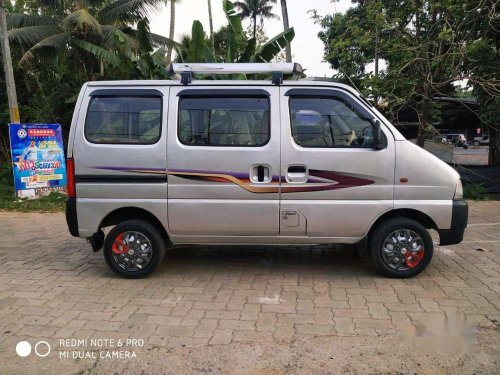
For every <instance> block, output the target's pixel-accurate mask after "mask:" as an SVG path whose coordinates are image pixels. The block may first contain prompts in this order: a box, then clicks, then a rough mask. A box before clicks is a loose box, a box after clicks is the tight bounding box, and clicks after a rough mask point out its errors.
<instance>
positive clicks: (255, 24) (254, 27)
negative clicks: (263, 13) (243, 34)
mask: <svg viewBox="0 0 500 375" xmlns="http://www.w3.org/2000/svg"><path fill="white" fill-rule="evenodd" d="M252 19H253V38H254V39H255V36H256V35H257V14H256V13H255V12H254V14H253V17H252Z"/></svg>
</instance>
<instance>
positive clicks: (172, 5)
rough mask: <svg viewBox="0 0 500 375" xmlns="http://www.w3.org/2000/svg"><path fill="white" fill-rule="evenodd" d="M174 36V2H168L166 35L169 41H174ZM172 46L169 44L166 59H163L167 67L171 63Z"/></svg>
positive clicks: (171, 0) (173, 0)
mask: <svg viewBox="0 0 500 375" xmlns="http://www.w3.org/2000/svg"><path fill="white" fill-rule="evenodd" d="M174 34H175V0H170V30H169V33H168V37H169V38H170V40H174ZM173 49H174V46H173V45H172V44H171V43H170V44H169V45H168V49H167V58H166V59H165V61H166V65H167V67H168V66H169V65H170V63H171V62H172V50H173Z"/></svg>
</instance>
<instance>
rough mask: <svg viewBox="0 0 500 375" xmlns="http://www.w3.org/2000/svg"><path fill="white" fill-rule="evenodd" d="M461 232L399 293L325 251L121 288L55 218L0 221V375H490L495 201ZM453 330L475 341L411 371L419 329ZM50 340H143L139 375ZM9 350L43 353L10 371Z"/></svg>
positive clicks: (498, 294)
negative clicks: (66, 355)
mask: <svg viewBox="0 0 500 375" xmlns="http://www.w3.org/2000/svg"><path fill="white" fill-rule="evenodd" d="M469 223H470V224H471V225H470V226H469V228H468V230H467V232H466V236H465V240H464V242H463V243H462V244H460V245H457V246H449V247H436V248H435V252H434V258H433V261H432V263H431V265H430V266H429V267H428V269H427V270H426V271H425V272H424V273H423V274H421V275H419V276H418V277H416V278H413V279H409V280H397V279H387V278H384V277H381V276H379V275H378V274H376V273H375V272H374V269H373V267H372V266H371V264H370V262H369V261H368V260H363V261H358V260H356V259H355V258H354V257H353V256H352V254H351V252H350V251H349V249H348V248H343V247H336V246H334V247H332V246H321V247H287V248H279V247H258V248H255V247H218V248H213V247H212V248H197V247H183V248H176V249H174V250H172V251H170V252H169V253H168V255H167V257H166V260H165V263H164V264H163V265H162V266H161V267H160V268H159V269H157V271H156V272H155V273H154V274H153V275H152V276H151V277H149V278H147V279H142V280H125V279H122V278H119V277H117V276H115V275H114V274H113V273H112V272H111V271H110V270H109V269H108V268H107V266H106V265H105V263H104V259H103V256H102V252H98V253H93V252H92V251H91V249H90V246H89V245H88V244H86V243H85V241H84V240H83V239H78V238H73V237H71V236H70V235H69V234H68V232H67V228H66V224H65V220H64V215H63V214H61V213H57V214H42V213H40V214H38V213H37V214H35V213H32V214H25V213H11V212H0V258H1V259H2V266H3V271H2V272H1V273H0V373H24V372H25V373H54V372H56V370H57V371H62V373H66V371H67V372H74V373H77V372H78V371H80V372H79V373H89V374H90V373H107V372H108V371H109V372H111V373H116V372H118V373H120V372H124V373H127V372H129V373H137V371H139V370H138V369H139V368H142V366H146V368H147V369H148V370H147V371H146V372H145V373H207V372H213V373H224V372H226V373H236V372H238V371H240V370H241V371H240V373H252V374H253V373H269V374H271V373H273V374H274V373H309V372H317V371H318V372H319V371H321V372H323V373H329V372H331V373H338V372H348V371H350V370H353V371H354V372H355V373H365V372H373V373H376V372H384V371H388V372H397V371H400V372H403V373H405V372H406V371H407V372H418V373H426V371H427V370H428V371H427V372H429V371H430V372H434V370H437V371H439V372H440V373H454V372H455V371H458V372H462V371H463V372H470V373H472V372H477V373H494V372H497V373H498V372H500V363H499V358H500V328H499V321H500V267H499V266H500V234H499V233H500V202H470V217H469ZM434 237H435V236H434ZM435 238H437V237H435ZM452 321H455V322H458V323H456V324H455V325H457V326H460V324H462V323H460V322H466V323H464V324H465V325H464V326H463V327H462V328H463V330H465V331H467V329H468V328H467V327H469V328H471V327H472V331H473V333H472V335H475V337H476V342H475V343H472V344H470V345H471V346H470V348H469V349H468V350H464V351H461V350H458V351H455V352H454V354H453V353H452V354H450V356H451V357H447V358H448V359H447V360H449V361H448V362H446V360H445V359H443V358H442V357H440V355H438V354H433V353H434V351H433V350H431V352H430V354H429V353H427V361H429V358H434V359H433V360H435V361H437V362H436V364H433V363H427V364H424V363H417V362H418V361H417V359H418V358H419V355H416V354H415V353H416V352H418V351H419V350H423V351H425V350H426V349H427V350H428V349H429V346H428V344H429V343H430V342H434V344H435V343H436V341H438V339H439V337H438V336H436V337H435V338H436V340H430V341H429V342H427V341H425V337H426V336H425V335H422V334H421V332H422V330H423V331H427V332H431V331H432V332H437V331H439V329H440V328H439V327H441V328H442V327H445V326H446V324H448V326H452V325H453V324H451V323H450V322H452ZM445 323H446V324H445ZM450 324H451V325H450ZM432 325H435V326H436V327H437V328H436V327H434V328H432V327H431V326H432ZM430 327H431V328H432V329H434V330H432V329H431V328H430ZM464 327H465V328H464ZM463 330H462V331H463ZM476 330H477V332H476ZM452 331H453V330H452ZM452 331H450V332H451V333H452V334H453V332H454V331H453V332H452ZM462 331H460V332H462ZM419 332H420V333H419ZM436 335H437V334H436ZM465 336H466V334H464V335H455V336H454V337H455V339H452V340H451V343H452V344H453V345H451V346H456V345H455V344H457V342H456V340H457V338H458V340H461V339H463V341H464V342H463V343H462V344H463V345H465V346H467V340H466V339H464V337H465ZM404 337H406V341H405V339H404ZM60 338H64V339H66V338H79V339H84V338H89V339H90V338H115V339H123V340H125V339H127V338H137V339H143V340H144V342H145V345H144V347H142V348H140V349H138V352H137V353H138V356H139V357H140V358H142V359H141V365H140V366H139V365H138V362H137V360H136V361H135V362H134V361H133V360H130V361H124V360H114V361H115V362H113V360H108V361H104V360H99V359H97V360H62V359H59V358H58V352H60V351H62V350H64V348H61V347H60V345H59V339H60ZM419 338H420V339H422V340H421V343H422V344H423V345H421V346H423V347H420V348H419V343H418V342H419V341H418V340H419ZM21 340H28V341H29V342H31V343H34V342H37V341H38V340H46V341H47V342H49V343H50V344H51V346H52V350H53V353H51V354H50V357H48V358H43V359H42V358H34V357H33V356H32V357H27V358H20V357H18V356H17V355H16V354H15V351H14V348H15V345H16V343H17V342H19V341H21ZM449 342H450V341H448V344H446V345H447V346H448V349H450V348H449V346H450V344H449ZM412 345H413V346H412ZM436 345H437V344H436ZM457 345H458V344H457ZM426 346H427V347H426ZM333 347H335V352H333V351H332V350H333V349H332V348H333ZM342 348H343V349H342ZM412 348H413V349H412ZM438 349H439V348H436V353H437V350H438ZM441 349H442V348H441ZM341 350H344V351H343V352H339V351H341ZM450 350H451V349H450ZM452 352H453V350H452ZM332 353H333V354H332ZM342 353H344V354H342ZM347 353H350V354H347ZM363 353H365V354H367V355H365V356H364V357H363ZM404 353H408V354H407V357H406V358H407V359H409V360H408V361H406V362H407V363H403V364H402V363H401V362H405V359H404V358H405V357H404V355H403V354H404ZM402 355H403V357H401V356H402ZM360 356H361V357H360ZM429 356H430V357H429ZM391 357H392V359H391ZM394 357H395V358H396V360H394ZM398 357H399V359H398ZM153 358H157V361H154V360H153ZM349 358H350V359H349ZM386 358H387V361H386V363H384V359H386ZM450 358H451V359H450ZM308 360H309V362H308ZM328 360H330V362H328ZM425 361H426V360H425V359H424V358H422V360H421V362H425ZM443 361H445V362H443ZM456 361H458V362H456ZM460 361H462V363H461V364H460ZM429 362H432V361H429ZM133 366H138V367H137V368H136V369H135V370H133V369H134V367H133ZM148 366H149V367H148ZM155 366H156V367H155ZM234 366H242V367H245V366H247V367H246V368H247V369H248V372H245V371H246V370H245V371H244V370H243V369H241V367H238V369H236V368H235V367H234ZM252 366H253V367H252ZM339 366H340V367H339ZM417 366H418V367H417ZM425 366H430V367H427V370H426V367H425ZM432 366H438V367H432ZM252 368H254V369H260V370H259V371H261V372H258V371H255V372H252V371H250V370H251V369H252ZM75 369H76V370H75ZM263 369H267V370H266V371H268V372H264V370H263ZM136 370H137V371H136ZM237 370H238V371H237ZM417 370H418V371H417ZM272 371H275V372H272Z"/></svg>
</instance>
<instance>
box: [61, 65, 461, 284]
mask: <svg viewBox="0 0 500 375" xmlns="http://www.w3.org/2000/svg"><path fill="white" fill-rule="evenodd" d="M300 69H301V68H300V65H298V64H174V65H173V67H172V70H173V72H174V73H178V74H180V75H181V79H180V80H179V81H175V80H174V81H154V80H152V81H113V82H89V83H86V84H85V85H84V86H83V87H82V90H81V92H80V95H79V97H78V101H77V104H76V108H75V112H74V115H73V120H72V124H71V131H70V135H69V141H68V163H67V165H68V185H69V186H68V192H69V194H68V195H69V199H68V203H67V209H66V219H67V223H68V227H69V231H70V233H71V234H72V235H73V236H77V237H83V238H87V240H88V241H89V242H90V244H91V246H92V248H93V250H94V251H97V250H99V249H101V248H103V252H104V257H105V260H106V262H107V263H108V265H109V266H110V267H111V269H112V270H113V271H115V272H117V273H118V274H120V275H122V276H125V277H130V278H138V277H143V276H146V275H148V274H150V273H151V272H152V271H153V270H154V269H155V268H156V267H157V266H158V265H159V264H160V263H161V262H162V260H163V258H164V255H165V251H166V248H167V247H169V246H175V245H181V244H182V245H184V244H197V245H228V244H246V245H313V244H334V243H341V244H352V245H354V246H353V248H354V251H355V254H356V255H357V256H362V255H363V254H364V253H365V252H366V251H368V252H369V253H370V256H371V258H372V259H373V262H374V264H375V266H376V268H377V269H378V270H379V271H380V272H381V273H382V274H384V275H386V276H389V277H401V278H404V277H411V276H415V275H417V274H418V273H420V272H422V271H423V270H424V269H425V268H426V267H427V265H428V264H429V262H430V261H431V258H432V254H433V242H432V239H431V236H430V234H429V232H428V229H434V230H436V231H437V232H438V233H439V237H440V244H441V245H452V244H457V243H459V242H461V241H462V239H463V234H464V230H465V228H466V226H467V217H468V208H467V204H466V203H465V201H463V200H462V184H461V182H460V177H459V175H458V174H457V172H456V171H455V170H454V169H452V168H451V167H449V166H448V165H447V164H446V163H444V162H442V161H441V160H439V159H437V158H436V157H434V156H433V155H431V154H430V153H428V152H427V151H425V150H423V149H421V148H420V147H417V146H415V145H414V144H412V143H411V142H408V141H407V140H406V139H405V138H404V137H403V136H402V135H401V134H400V133H399V132H398V131H397V130H396V129H395V128H394V126H393V125H391V123H390V122H389V121H387V119H385V118H384V116H382V115H381V114H380V113H379V112H378V111H377V110H376V109H375V108H373V107H372V106H371V105H370V104H369V103H368V101H367V100H365V99H364V98H363V97H362V96H360V94H359V93H358V92H357V91H355V90H353V89H352V88H350V87H348V86H346V85H343V84H340V83H335V82H322V81H308V80H283V74H294V73H297V72H300ZM209 73H210V74H216V73H219V74H226V75H229V74H235V73H238V74H248V75H250V77H252V76H253V75H254V74H260V73H267V74H268V75H272V81H271V80H269V81H267V80H195V79H194V77H195V76H198V75H199V74H201V75H204V74H209ZM219 78H220V77H219ZM223 78H224V77H223ZM107 227H112V229H111V230H109V232H108V231H107V232H108V233H107V235H104V231H103V228H107Z"/></svg>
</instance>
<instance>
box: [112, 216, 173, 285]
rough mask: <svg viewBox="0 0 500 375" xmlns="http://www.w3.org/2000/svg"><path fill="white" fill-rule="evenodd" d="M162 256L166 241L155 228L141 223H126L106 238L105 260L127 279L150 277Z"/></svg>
mask: <svg viewBox="0 0 500 375" xmlns="http://www.w3.org/2000/svg"><path fill="white" fill-rule="evenodd" d="M164 257H165V241H164V239H163V237H162V235H161V233H160V232H159V231H158V229H156V227H155V226H154V225H152V224H150V223H148V222H147V221H144V220H127V221H124V222H123V223H120V224H118V225H116V226H115V227H114V228H113V229H112V230H111V231H110V232H109V234H108V235H107V236H106V240H105V242H104V258H105V260H106V263H107V264H108V266H109V267H110V268H111V269H112V270H113V271H114V272H116V273H117V274H119V275H121V276H124V277H127V278H141V277H145V276H147V275H149V274H150V273H151V272H153V271H154V270H155V269H156V267H157V266H158V265H159V264H161V262H162V261H163V259H164Z"/></svg>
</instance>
